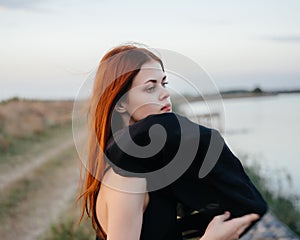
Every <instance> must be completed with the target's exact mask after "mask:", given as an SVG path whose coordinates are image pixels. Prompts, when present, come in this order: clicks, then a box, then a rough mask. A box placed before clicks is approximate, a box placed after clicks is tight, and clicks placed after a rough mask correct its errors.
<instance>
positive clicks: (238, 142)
mask: <svg viewBox="0 0 300 240" xmlns="http://www.w3.org/2000/svg"><path fill="white" fill-rule="evenodd" d="M223 104H224V114H223V115H222V116H223V118H222V123H223V125H224V131H223V132H222V135H223V137H224V138H225V141H226V142H227V144H228V145H229V147H230V149H231V150H232V151H233V153H234V154H235V155H236V156H238V157H239V159H240V160H241V161H242V162H243V163H246V162H248V163H250V164H253V163H254V162H258V163H260V165H261V167H262V173H263V174H264V175H265V176H266V177H267V178H268V179H269V181H270V183H271V185H272V187H274V188H275V190H277V191H280V192H281V193H287V192H296V193H297V194H298V195H299V196H300V174H299V170H300V157H299V156H300V141H299V134H300V111H299V110H300V109H299V108H300V94H280V95H274V96H267V97H250V98H232V99H224V100H223ZM192 106H193V109H196V110H195V111H196V112H197V109H198V110H199V111H201V110H200V109H204V108H205V106H204V103H203V102H197V103H193V104H192ZM219 106H220V104H219ZM245 156H247V157H245Z"/></svg>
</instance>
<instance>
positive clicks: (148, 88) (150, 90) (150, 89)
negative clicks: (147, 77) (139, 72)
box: [146, 85, 155, 93]
mask: <svg viewBox="0 0 300 240" xmlns="http://www.w3.org/2000/svg"><path fill="white" fill-rule="evenodd" d="M154 89H155V86H154V85H152V86H150V87H147V89H146V91H147V92H149V93H151V92H153V91H154Z"/></svg>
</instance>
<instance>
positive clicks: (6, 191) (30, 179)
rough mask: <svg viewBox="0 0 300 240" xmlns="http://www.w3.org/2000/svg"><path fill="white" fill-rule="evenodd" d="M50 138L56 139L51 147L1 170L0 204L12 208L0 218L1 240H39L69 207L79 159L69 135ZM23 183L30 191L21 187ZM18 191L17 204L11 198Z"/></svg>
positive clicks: (76, 178) (74, 188) (76, 181)
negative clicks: (19, 192)
mask: <svg viewBox="0 0 300 240" xmlns="http://www.w3.org/2000/svg"><path fill="white" fill-rule="evenodd" d="M54 138H57V141H56V144H55V145H54V146H51V148H50V149H47V148H45V149H47V150H46V151H43V152H41V154H39V155H38V156H34V157H32V158H30V160H29V161H23V163H22V164H18V165H9V164H6V165H5V166H4V167H5V169H4V168H2V166H1V171H0V174H1V175H0V201H2V202H3V199H4V201H7V204H8V205H13V207H11V206H10V208H11V209H8V210H7V212H6V213H4V215H2V219H1V218H0V239H1V240H2V239H3V240H10V239H15V240H18V239H20V240H21V239H22V240H26V239H28V240H34V239H41V236H42V235H43V233H44V232H45V231H46V230H48V228H49V226H50V225H51V224H53V223H55V222H56V221H57V220H58V218H59V216H60V214H61V211H63V210H64V209H66V208H67V207H68V206H69V205H70V203H72V204H73V200H74V196H75V193H76V191H77V186H78V177H79V159H78V156H77V152H76V149H75V146H74V142H73V138H72V135H71V134H70V135H64V136H63V138H62V136H55V137H54ZM54 140H55V139H54ZM49 141H53V139H50V140H49ZM43 144H47V143H43ZM24 183H25V186H26V184H28V185H29V186H30V187H29V188H28V189H27V187H23V186H24ZM19 189H21V190H20V191H23V192H24V193H22V194H23V195H24V196H23V195H22V199H21V200H19V199H18V198H16V197H13V196H14V195H13V194H14V192H18V191H19ZM17 190H18V191H17ZM11 195H12V196H11ZM6 199H7V200H6ZM10 201H11V202H12V203H11V202H10ZM13 201H15V202H16V203H13ZM0 203H1V202H0ZM0 207H1V206H0ZM4 210H5V208H4ZM0 216H1V214H0ZM3 216H4V217H3Z"/></svg>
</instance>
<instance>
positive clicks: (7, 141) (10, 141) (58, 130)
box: [0, 122, 72, 164]
mask: <svg viewBox="0 0 300 240" xmlns="http://www.w3.org/2000/svg"><path fill="white" fill-rule="evenodd" d="M71 129H72V128H71V122H68V123H66V124H63V125H56V126H52V127H49V128H47V129H46V130H45V131H43V132H40V133H36V134H33V135H29V136H23V137H10V136H6V137H2V138H0V152H1V158H0V164H4V163H9V162H11V163H13V162H14V161H16V158H18V156H22V159H26V157H24V156H25V155H26V154H31V155H32V154H35V153H39V152H42V151H43V150H45V149H48V148H50V147H51V146H52V145H54V144H56V143H57V138H56V137H55V136H66V135H67V134H68V135H70V136H71V133H72V130H71ZM45 143H46V144H45Z"/></svg>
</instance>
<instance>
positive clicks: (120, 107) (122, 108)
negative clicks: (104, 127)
mask: <svg viewBox="0 0 300 240" xmlns="http://www.w3.org/2000/svg"><path fill="white" fill-rule="evenodd" d="M124 105H125V104H124V103H123V102H122V103H117V105H116V106H115V110H116V111H117V112H118V113H125V112H126V111H127V110H126V108H125V106H124Z"/></svg>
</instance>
